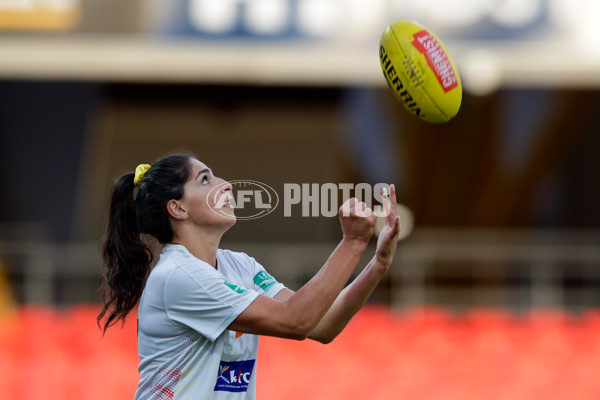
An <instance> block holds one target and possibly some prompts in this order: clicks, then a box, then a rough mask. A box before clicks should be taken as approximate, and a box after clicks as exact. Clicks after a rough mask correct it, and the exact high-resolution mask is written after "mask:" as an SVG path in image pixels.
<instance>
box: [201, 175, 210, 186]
mask: <svg viewBox="0 0 600 400" xmlns="http://www.w3.org/2000/svg"><path fill="white" fill-rule="evenodd" d="M200 180H201V181H202V183H203V184H204V185H206V184H209V183H210V181H209V180H208V176H207V175H204V176H203V177H202V179H200Z"/></svg>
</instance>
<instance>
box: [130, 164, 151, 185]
mask: <svg viewBox="0 0 600 400" xmlns="http://www.w3.org/2000/svg"><path fill="white" fill-rule="evenodd" d="M149 169H150V165H148V164H140V165H138V166H137V168H136V169H135V177H134V178H133V184H134V185H135V186H140V183H142V179H144V175H146V171H148V170H149Z"/></svg>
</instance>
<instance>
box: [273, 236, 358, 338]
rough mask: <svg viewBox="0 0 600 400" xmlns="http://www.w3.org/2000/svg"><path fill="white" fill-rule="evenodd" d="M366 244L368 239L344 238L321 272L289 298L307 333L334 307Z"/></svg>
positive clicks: (292, 312) (291, 309)
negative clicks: (362, 240)
mask: <svg viewBox="0 0 600 400" xmlns="http://www.w3.org/2000/svg"><path fill="white" fill-rule="evenodd" d="M366 247H367V243H366V242H361V241H357V240H348V239H344V240H342V241H341V242H340V244H339V245H338V246H337V247H336V249H335V250H334V251H333V253H332V254H331V256H330V257H329V259H328V260H327V262H326V263H325V265H324V266H323V267H322V268H321V269H320V270H319V272H318V273H317V274H316V275H315V276H314V277H313V278H312V279H311V280H310V281H309V282H308V283H306V284H305V285H304V286H303V287H302V288H300V289H299V290H298V291H297V292H296V293H294V294H293V295H292V296H291V297H289V298H288V299H287V300H286V301H285V303H286V305H287V307H289V315H290V317H291V318H293V319H294V324H299V325H300V326H301V327H302V328H303V329H306V333H307V335H308V333H309V332H311V331H312V330H313V329H314V327H315V326H316V325H317V324H318V323H319V321H320V320H321V319H322V318H323V316H324V315H325V314H326V313H327V311H328V310H329V309H330V308H331V306H332V304H333V303H334V301H335V300H336V298H337V297H338V296H339V294H340V292H341V291H342V289H343V288H344V285H345V284H346V282H348V279H350V276H351V275H352V272H353V271H354V269H355V268H356V265H357V264H358V261H359V260H360V257H361V255H362V253H363V252H364V251H365V249H366Z"/></svg>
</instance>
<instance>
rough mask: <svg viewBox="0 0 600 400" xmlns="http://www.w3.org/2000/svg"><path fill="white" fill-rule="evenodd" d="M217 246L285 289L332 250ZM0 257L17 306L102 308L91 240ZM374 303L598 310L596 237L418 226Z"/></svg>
mask: <svg viewBox="0 0 600 400" xmlns="http://www.w3.org/2000/svg"><path fill="white" fill-rule="evenodd" d="M222 244H223V247H227V248H230V249H233V250H238V251H244V252H246V253H248V254H250V255H252V256H253V257H255V258H256V259H257V260H258V261H259V262H260V263H262V264H263V265H264V266H265V267H266V268H267V269H268V270H269V272H271V274H272V275H274V276H275V277H276V278H277V279H278V280H280V281H281V282H283V283H285V284H286V285H288V286H289V287H290V288H292V289H297V288H299V287H300V286H302V285H303V284H304V283H305V282H306V281H307V280H308V279H310V278H311V277H312V276H313V275H314V274H315V273H316V271H317V270H318V269H319V268H320V267H321V265H323V263H324V262H325V261H326V259H327V257H328V256H329V254H330V253H331V251H332V250H333V248H334V247H335V245H336V243H335V242H332V243H264V244H258V243H253V242H244V243H241V242H236V243H229V242H223V243H222ZM373 250H374V248H370V249H369V251H368V252H367V254H365V256H364V257H363V260H361V263H362V264H366V262H367V261H368V259H369V258H370V257H371V255H372V253H373ZM0 257H1V258H0V260H2V264H3V267H4V271H5V274H6V275H7V277H8V278H9V280H10V281H11V283H12V290H13V293H14V294H15V297H16V298H17V300H18V301H20V302H23V303H42V304H53V305H59V306H60V305H68V304H72V303H77V302H99V301H100V295H99V293H98V289H97V286H98V282H99V279H100V275H101V271H102V265H101V260H100V256H99V252H98V244H97V243H89V242H88V243H69V244H60V245H59V244H55V243H51V242H49V241H43V240H37V241H33V240H23V239H20V240H8V241H7V240H5V241H3V242H0ZM373 300H374V301H378V302H384V303H387V304H390V305H392V306H393V307H395V308H404V307H411V306H418V305H424V304H429V305H441V306H445V307H449V308H454V309H460V308H464V307H473V306H494V307H504V308H509V309H512V310H520V309H526V308H529V307H554V308H565V309H571V310H581V309H587V308H591V307H599V306H600V231H528V230H506V231H499V230H437V229H417V230H415V232H414V233H413V235H411V236H410V237H409V238H408V239H406V240H405V241H403V242H401V243H400V245H399V247H398V252H397V257H396V259H395V262H394V265H393V266H392V268H391V270H390V273H389V274H388V276H387V277H386V279H385V281H384V282H382V283H381V284H380V287H379V288H378V289H377V291H376V292H375V293H374V295H373Z"/></svg>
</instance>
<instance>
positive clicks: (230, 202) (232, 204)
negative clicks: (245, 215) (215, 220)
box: [221, 195, 235, 209]
mask: <svg viewBox="0 0 600 400" xmlns="http://www.w3.org/2000/svg"><path fill="white" fill-rule="evenodd" d="M221 208H230V209H234V208H235V201H234V200H233V196H231V195H229V196H227V200H225V201H224V202H223V206H222V207H221Z"/></svg>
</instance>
